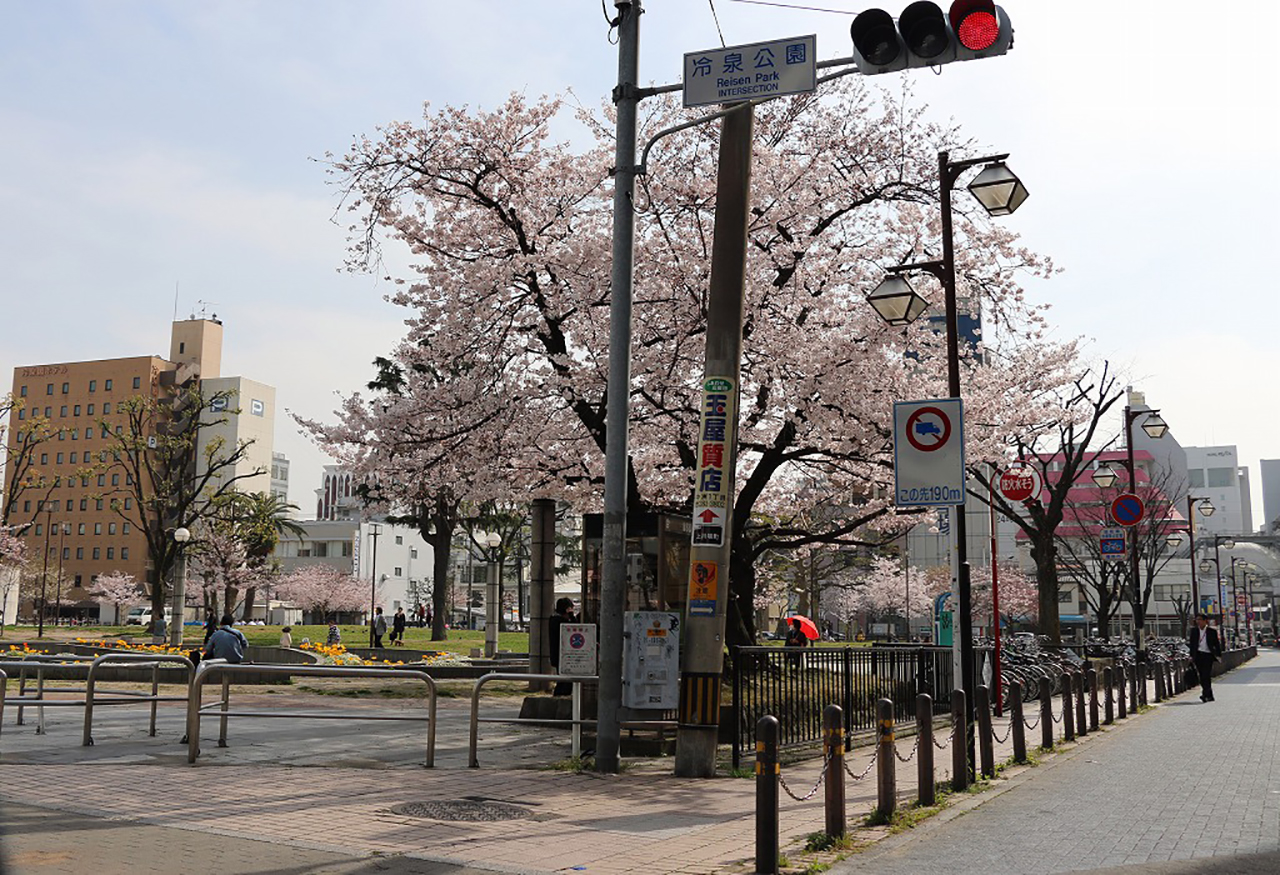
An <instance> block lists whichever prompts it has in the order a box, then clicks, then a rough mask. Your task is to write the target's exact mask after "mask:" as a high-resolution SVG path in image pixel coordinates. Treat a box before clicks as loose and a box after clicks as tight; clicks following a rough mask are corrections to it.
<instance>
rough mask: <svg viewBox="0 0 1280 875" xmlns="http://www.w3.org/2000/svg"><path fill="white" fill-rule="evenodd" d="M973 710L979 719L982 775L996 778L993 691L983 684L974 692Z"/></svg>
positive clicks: (979, 759) (979, 752) (979, 748)
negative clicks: (992, 708) (992, 718)
mask: <svg viewBox="0 0 1280 875" xmlns="http://www.w3.org/2000/svg"><path fill="white" fill-rule="evenodd" d="M973 710H974V712H975V715H976V716H977V718H978V762H979V763H980V764H981V768H982V775H983V777H986V778H994V777H995V776H996V751H995V740H994V739H993V737H992V734H991V691H990V690H989V689H987V687H986V686H985V685H983V684H979V685H978V689H976V690H974V696H973Z"/></svg>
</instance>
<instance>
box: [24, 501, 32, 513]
mask: <svg viewBox="0 0 1280 875" xmlns="http://www.w3.org/2000/svg"><path fill="white" fill-rule="evenodd" d="M22 512H23V513H31V499H27V500H26V501H24V502H22Z"/></svg>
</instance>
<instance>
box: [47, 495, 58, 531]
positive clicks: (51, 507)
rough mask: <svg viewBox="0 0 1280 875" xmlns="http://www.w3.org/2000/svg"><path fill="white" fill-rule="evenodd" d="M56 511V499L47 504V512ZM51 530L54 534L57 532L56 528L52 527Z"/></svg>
mask: <svg viewBox="0 0 1280 875" xmlns="http://www.w3.org/2000/svg"><path fill="white" fill-rule="evenodd" d="M57 509H58V499H56V498H55V499H54V500H53V501H51V502H49V510H53V511H56V510H57ZM53 530H54V531H55V532H56V531H58V527H57V526H54V527H53Z"/></svg>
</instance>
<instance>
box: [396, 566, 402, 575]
mask: <svg viewBox="0 0 1280 875" xmlns="http://www.w3.org/2000/svg"><path fill="white" fill-rule="evenodd" d="M395 576H396V577H404V569H403V568H401V567H400V566H399V565H397V566H396V574H395Z"/></svg>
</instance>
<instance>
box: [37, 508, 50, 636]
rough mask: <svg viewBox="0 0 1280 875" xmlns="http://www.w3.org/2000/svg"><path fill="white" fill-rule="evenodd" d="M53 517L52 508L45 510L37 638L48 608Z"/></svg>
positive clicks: (40, 632)
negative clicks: (50, 523) (50, 538)
mask: <svg viewBox="0 0 1280 875" xmlns="http://www.w3.org/2000/svg"><path fill="white" fill-rule="evenodd" d="M51 519H53V509H52V508H50V509H49V510H47V511H45V517H44V570H43V571H42V572H40V613H39V615H38V616H39V620H38V625H39V628H38V629H37V631H36V637H37V638H43V637H44V613H45V610H46V609H47V608H48V587H49V520H51Z"/></svg>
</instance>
